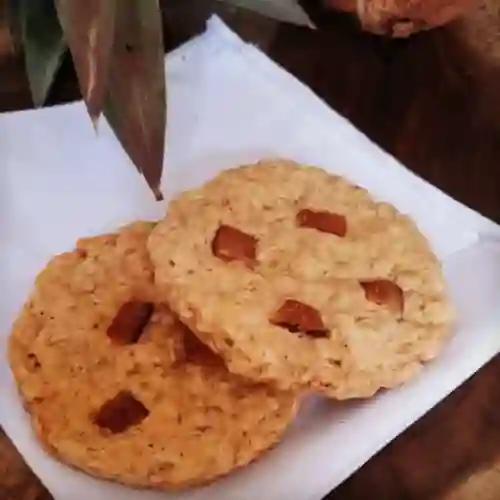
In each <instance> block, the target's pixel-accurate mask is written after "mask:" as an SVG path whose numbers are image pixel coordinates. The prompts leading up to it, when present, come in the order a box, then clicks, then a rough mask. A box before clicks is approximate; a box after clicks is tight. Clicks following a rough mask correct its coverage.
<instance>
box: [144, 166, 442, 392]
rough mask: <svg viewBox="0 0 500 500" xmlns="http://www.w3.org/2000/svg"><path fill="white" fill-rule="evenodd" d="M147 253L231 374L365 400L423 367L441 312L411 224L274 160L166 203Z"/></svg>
mask: <svg viewBox="0 0 500 500" xmlns="http://www.w3.org/2000/svg"><path fill="white" fill-rule="evenodd" d="M148 248H149V251H150V255H151V258H152V261H153V265H154V267H155V276H156V282H157V285H158V288H159V291H160V292H161V293H162V294H163V297H164V298H165V299H166V300H168V301H169V304H170V306H171V307H172V308H173V310H174V311H175V312H176V313H177V314H178V315H179V316H180V318H181V320H182V321H183V322H184V323H186V324H187V325H189V327H190V328H191V329H192V330H193V331H194V332H195V333H196V335H198V337H199V338H200V339H201V340H202V341H203V342H204V343H206V344H208V345H209V346H210V348H211V349H212V350H213V351H214V352H216V353H218V354H219V355H220V356H222V357H223V359H224V360H225V362H226V364H227V366H228V368H229V369H230V370H231V371H232V372H233V373H237V374H240V375H243V376H245V377H247V378H250V379H253V380H256V381H265V382H270V383H273V384H274V385H276V386H277V387H279V388H282V389H311V388H312V389H317V390H320V391H322V392H324V393H325V394H327V395H329V396H331V397H334V398H340V399H343V398H352V397H367V396H370V395H372V394H374V393H375V392H376V391H377V390H378V389H380V388H389V387H393V386H396V385H398V384H400V383H402V382H404V381H405V380H407V379H408V378H410V377H411V376H412V375H414V374H415V373H416V372H417V371H418V370H419V369H420V368H421V366H422V363H423V362H425V361H427V360H429V359H431V358H433V357H434V356H435V355H436V354H437V353H438V351H439V349H440V347H441V345H442V344H443V341H444V340H445V338H446V336H447V335H448V333H449V331H450V326H451V323H452V312H451V308H450V305H449V302H448V298H447V294H446V290H445V280H444V278H443V274H442V271H441V266H440V263H439V261H438V259H437V258H436V257H435V255H434V254H433V253H432V251H431V249H430V248H429V244H428V242H427V241H426V239H425V237H424V236H423V235H422V234H421V233H420V232H419V230H418V228H417V226H416V225H415V223H414V222H413V221H412V220H411V219H410V218H409V217H407V216H405V215H402V214H400V213H399V212H398V211H397V210H396V209H395V208H394V207H393V206H391V205H389V204H387V203H380V202H376V201H374V200H373V199H372V198H371V196H370V195H369V194H368V192H367V191H365V190H364V189H362V188H360V187H358V186H355V185H352V184H351V183H349V182H347V181H346V180H345V179H343V178H342V177H339V176H336V175H330V174H328V173H326V172H325V171H323V170H321V169H319V168H315V167H311V166H304V165H299V164H297V163H294V162H292V161H286V160H266V161H261V162H259V163H257V164H255V165H249V166H244V167H241V168H236V169H232V170H227V171H225V172H222V173H221V174H220V175H218V176H217V177H216V178H215V179H213V180H212V181H210V182H208V183H207V184H205V185H204V186H202V187H200V188H199V189H195V190H192V191H188V192H186V193H184V194H181V195H180V196H179V197H178V198H177V199H175V200H174V201H173V202H172V204H171V206H170V208H169V210H168V213H167V215H166V217H165V218H164V220H163V221H161V222H160V223H159V224H158V225H157V226H156V228H155V229H154V230H153V232H152V234H151V237H150V238H149V241H148Z"/></svg>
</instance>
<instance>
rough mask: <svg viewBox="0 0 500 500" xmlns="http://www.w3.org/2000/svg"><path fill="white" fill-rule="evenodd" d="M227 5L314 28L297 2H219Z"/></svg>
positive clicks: (252, 0)
mask: <svg viewBox="0 0 500 500" xmlns="http://www.w3.org/2000/svg"><path fill="white" fill-rule="evenodd" d="M221 1H224V2H227V3H231V4H233V5H236V6H237V7H243V8H245V9H249V10H253V11H255V12H258V13H259V14H262V15H264V16H267V17H272V18H273V19H277V20H278V21H284V22H286V23H293V24H298V25H302V26H308V27H309V28H314V24H313V23H312V21H311V20H310V19H309V16H308V15H307V14H306V12H305V11H304V9H303V8H302V7H301V6H300V4H299V2H298V0H221Z"/></svg>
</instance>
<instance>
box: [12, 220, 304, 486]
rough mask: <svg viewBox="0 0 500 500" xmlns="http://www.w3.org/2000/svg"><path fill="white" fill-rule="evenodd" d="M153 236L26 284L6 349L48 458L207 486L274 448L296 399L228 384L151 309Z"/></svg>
mask: <svg viewBox="0 0 500 500" xmlns="http://www.w3.org/2000/svg"><path fill="white" fill-rule="evenodd" d="M151 228H152V224H148V223H136V224H132V225H130V226H127V227H125V228H123V229H122V230H121V231H120V232H118V233H116V234H108V235H104V236H98V237H94V238H89V239H84V240H81V241H79V242H78V243H77V248H76V250H74V251H72V252H69V253H65V254H62V255H59V256H57V257H55V258H54V259H53V260H52V261H51V262H50V263H49V265H48V266H47V267H46V268H45V270H44V271H43V272H42V273H41V274H40V275H39V277H38V278H37V280H36V284H35V287H34V291H33V293H32V296H31V297H30V299H29V301H28V302H27V303H26V305H25V306H24V308H23V310H22V312H21V314H20V317H19V318H18V320H17V321H16V323H15V325H14V328H13V331H12V334H11V337H10V344H9V357H10V364H11V367H12V371H13V373H14V376H15V380H16V382H17V384H18V387H19V391H20V393H21V395H22V398H23V400H24V403H25V407H26V409H27V411H28V412H29V414H30V416H31V421H32V424H33V428H34V430H35V433H36V436H37V437H38V439H39V440H40V442H41V443H42V444H43V445H44V446H45V448H46V449H47V451H48V452H49V453H50V454H51V455H53V456H55V457H57V458H59V459H60V460H62V461H63V462H66V463H67V464H70V465H72V466H74V467H77V468H79V469H82V470H84V471H86V472H87V473H90V474H93V475H95V476H98V477H103V478H107V479H112V480H116V481H119V482H121V483H124V484H128V485H133V486H141V487H152V488H171V487H183V486H189V485H194V484H200V483H205V482H207V481H211V480H213V479H215V478H216V477H218V476H221V475H224V474H226V473H228V472H230V471H231V470H232V469H234V468H235V467H239V466H243V465H245V464H248V463H249V462H251V461H252V460H254V459H255V458H257V457H258V456H259V455H260V454H261V453H262V452H264V451H265V450H266V449H268V448H269V447H270V446H272V445H274V444H275V443H277V442H278V441H279V439H280V437H281V436H282V434H283V432H284V431H285V429H286V427H287V425H288V424H289V423H290V422H291V420H292V418H293V417H294V415H295V412H296V406H297V404H296V397H295V395H294V394H292V393H290V392H283V391H278V390H275V389H272V388H269V387H267V386H265V385H262V384H253V383H248V382H247V381H244V380H242V379H241V378H239V377H237V376H234V375H232V374H230V373H229V372H228V371H227V369H226V367H225V365H224V363H223V362H222V360H221V358H220V357H218V356H216V355H214V354H213V353H212V352H211V351H210V350H209V349H207V348H206V347H205V346H204V345H203V344H202V343H201V342H200V341H199V340H198V339H197V337H196V336H194V335H193V334H192V333H191V332H190V331H189V330H187V328H186V327H185V326H184V325H183V324H181V323H180V322H179V320H178V319H177V317H176V316H174V314H173V313H172V312H171V311H170V309H169V308H168V307H167V306H166V305H164V304H162V303H161V302H159V301H158V300H157V295H156V292H155V289H154V286H153V269H152V266H151V263H150V261H149V258H148V255H147V251H146V239H147V237H148V236H149V234H150V231H151Z"/></svg>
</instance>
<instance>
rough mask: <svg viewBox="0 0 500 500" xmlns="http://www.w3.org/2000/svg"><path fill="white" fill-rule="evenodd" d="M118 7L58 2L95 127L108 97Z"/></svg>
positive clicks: (83, 0) (112, 2) (108, 0)
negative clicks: (109, 68)
mask: <svg viewBox="0 0 500 500" xmlns="http://www.w3.org/2000/svg"><path fill="white" fill-rule="evenodd" d="M117 3H118V1H117V0H55V5H56V8H57V13H58V15H59V21H60V23H61V26H62V28H63V31H64V36H65V39H66V41H67V43H68V45H69V48H70V50H71V55H72V56H73V63H74V66H75V69H76V74H77V76H78V82H79V84H80V90H81V92H82V96H83V99H84V101H85V104H86V106H87V110H88V112H89V115H90V117H91V119H92V121H93V122H94V123H95V122H96V120H97V119H98V118H99V115H100V114H101V111H102V108H103V105H104V99H105V96H106V83H107V75H108V67H109V59H110V57H109V56H110V54H111V49H112V46H113V39H114V28H115V13H116V7H117Z"/></svg>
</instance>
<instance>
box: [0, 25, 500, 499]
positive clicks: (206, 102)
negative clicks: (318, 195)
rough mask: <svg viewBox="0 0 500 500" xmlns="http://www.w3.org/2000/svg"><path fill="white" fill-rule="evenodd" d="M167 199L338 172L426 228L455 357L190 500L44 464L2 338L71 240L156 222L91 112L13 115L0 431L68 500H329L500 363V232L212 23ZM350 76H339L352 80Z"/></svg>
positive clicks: (2, 189) (2, 247) (180, 96)
mask: <svg viewBox="0 0 500 500" xmlns="http://www.w3.org/2000/svg"><path fill="white" fill-rule="evenodd" d="M167 68H168V69H167V75H168V85H169V111H168V114H169V123H170V129H169V132H168V153H167V155H166V159H165V178H164V182H163V184H164V188H165V189H164V191H165V193H166V194H167V195H168V196H170V195H171V194H172V193H173V192H174V191H176V190H179V189H184V188H188V187H191V186H193V185H197V184H199V183H200V182H202V181H204V180H206V179H208V178H210V177H211V176H212V175H213V174H215V173H216V172H217V171H219V170H221V169H223V168H226V167H229V166H233V165H236V164H241V163H242V162H247V161H253V160H257V159H259V158H261V157H265V156H288V157H292V158H295V159H297V160H300V161H304V162H311V163H315V164H318V165H321V166H323V167H325V168H326V169H328V170H330V171H332V172H336V173H340V174H343V175H345V176H346V177H348V178H349V179H350V180H352V181H354V182H356V183H358V184H361V185H363V186H365V187H367V188H368V189H369V190H370V191H372V193H373V194H374V195H375V196H377V197H379V198H381V199H384V200H387V201H389V202H392V203H393V204H395V205H396V206H397V207H398V208H399V209H400V210H402V211H403V212H406V213H408V214H410V215H411V216H413V217H414V218H415V219H416V220H417V222H418V223H419V225H420V227H421V229H422V230H423V231H424V232H425V234H426V235H427V236H428V237H429V239H430V240H431V242H432V244H433V246H434V248H435V250H436V252H437V254H438V255H439V257H440V258H442V259H443V260H444V262H445V268H446V273H447V276H448V279H449V282H450V287H451V291H452V294H453V298H454V300H455V302H456V303H457V306H458V309H459V311H460V318H459V324H458V326H457V328H456V331H455V334H454V337H453V339H452V341H451V342H450V344H449V345H448V347H447V348H446V351H445V352H444V354H443V356H442V357H441V358H440V359H439V360H437V361H435V362H433V363H431V364H429V366H428V367H427V368H426V369H425V370H424V372H423V373H422V375H421V376H419V377H418V378H417V379H416V380H415V381H414V382H412V383H410V384H408V385H406V386H405V387H403V388H401V389H397V390H394V391H391V392H387V393H384V394H380V395H379V396H377V397H376V398H374V399H372V400H369V401H365V402H358V403H344V404H340V403H339V404H334V403H332V402H328V401H325V400H322V399H319V398H318V399H316V398H314V399H311V400H310V401H309V402H308V404H307V405H305V407H304V408H303V410H302V412H301V415H300V417H299V418H298V419H297V422H296V423H295V424H294V425H293V427H292V429H291V431H290V432H289V433H288V435H287V437H286V439H285V441H284V442H283V444H282V445H281V446H280V447H278V448H277V449H276V450H275V451H273V452H271V453H270V454H268V455H267V456H266V457H264V458H263V459H262V460H260V461H258V462H256V463H255V464H253V465H251V466H249V467H247V468H245V469H244V470H242V471H240V472H237V473H234V474H232V475H230V476H229V477H227V478H225V479H222V480H220V481H217V482H215V483H214V484H212V485H211V486H208V487H206V488H200V489H196V490H191V491H187V492H185V493H169V494H166V493H163V494H162V493H154V492H145V491H137V490H130V489H127V488H124V487H121V486H117V485H114V484H111V483H107V482H103V481H99V480H96V479H92V478H89V477H87V476H85V475H83V474H80V473H78V472H75V471H73V470H71V469H69V468H67V467H65V466H63V465H60V464H59V463H57V462H55V461H54V460H52V459H50V458H49V457H47V456H46V455H45V454H44V453H43V452H42V451H41V450H40V449H39V447H38V446H37V444H36V442H35V441H34V440H33V437H32V435H31V432H30V430H29V425H28V422H27V418H26V416H25V415H24V413H23V410H22V408H21V405H20V403H19V400H18V398H17V396H16V392H15V388H14V384H13V381H12V379H11V376H10V374H9V370H8V367H7V363H6V360H5V356H4V353H5V348H4V345H5V338H6V336H7V334H8V331H9V328H10V324H11V322H12V320H13V319H14V317H15V314H16V312H17V311H18V310H19V308H20V306H21V304H22V302H23V301H24V299H25V297H26V295H27V293H28V291H29V288H30V286H31V283H32V280H33V278H34V276H35V275H36V273H37V271H38V270H40V269H41V268H42V267H43V265H44V263H45V262H46V261H47V259H49V258H50V257H51V256H52V255H53V254H54V253H56V252H60V251H63V250H66V249H69V248H71V247H72V245H73V243H74V240H75V239H76V238H77V237H79V236H82V235H90V234H94V233H96V232H99V231H102V230H108V229H112V228H114V227H116V225H118V224H121V223H125V222H127V221H130V220H131V219H134V218H138V217H159V216H161V214H162V213H163V211H164V205H163V204H157V203H155V202H154V201H153V199H152V196H151V194H150V193H149V191H148V190H147V188H146V186H145V183H144V182H143V180H142V179H140V178H139V176H138V175H137V174H136V173H135V171H134V169H133V168H132V166H131V165H130V164H129V160H128V159H127V157H126V155H125V154H124V153H123V151H122V150H121V148H120V147H119V145H118V144H117V142H116V140H115V138H114V137H113V135H112V133H111V132H110V130H109V128H108V126H107V124H105V123H103V124H102V126H101V130H100V134H99V136H98V137H97V138H96V136H95V134H94V132H93V129H92V126H91V124H90V121H89V120H88V118H87V116H86V113H85V109H84V106H83V105H82V104H81V103H77V104H71V105H66V106H60V107H56V108H52V109H46V110H43V111H25V112H18V113H12V114H6V115H3V116H0V214H1V215H0V290H1V295H2V300H1V301H0V332H1V336H2V337H1V338H2V350H1V354H2V358H1V364H0V388H1V399H0V423H1V424H2V425H3V427H4V429H5V431H6V432H7V434H8V435H9V436H10V437H11V438H12V439H13V441H14V443H15V444H16V446H17V447H18V448H19V450H20V451H21V453H22V454H23V455H24V457H25V459H26V461H27V462H28V463H29V465H30V466H31V467H32V468H33V470H34V471H35V472H36V473H37V474H38V475H39V476H40V478H41V479H42V481H43V482H44V483H45V485H46V486H47V487H48V489H49V490H50V491H51V492H52V493H53V495H54V497H55V498H56V499H57V500H70V499H71V500H87V499H89V498H91V499H93V500H111V499H115V498H120V499H122V500H155V499H160V498H162V499H165V500H173V499H183V500H208V499H217V500H255V499H256V498H260V499H262V500H283V499H287V500H318V499H320V498H321V497H322V496H323V495H325V494H327V493H328V492H329V491H330V490H331V489H332V488H334V487H335V486H336V485H338V484H339V483H340V482H341V481H342V480H344V479H345V478H346V477H347V476H348V475H350V474H351V473H352V472H353V471H354V470H356V469H357V468H358V467H359V466H361V465H362V464H363V463H364V462H365V461H366V460H367V459H368V458H369V457H370V456H372V455H373V454H374V453H375V452H377V451H378V450H379V449H380V448H381V447H383V446H384V445H385V444H386V443H388V442H389V441H390V440H391V439H393V438H394V437H395V436H397V435H398V434H399V433H400V432H402V431H403V430H404V429H405V428H406V427H407V426H408V425H410V424H411V423H412V422H414V421H415V420H416V419H418V418H419V417H420V416H421V415H423V414H424V413H425V412H426V411H427V410H429V409H430V408H431V407H432V406H433V405H435V404H436V403H437V402H438V401H439V400H441V399H442V398H443V397H444V396H446V395H447V394H448V393H449V392H451V391H452V390H453V389H454V388H455V387H457V386H458V385H459V384H461V383H462V382H463V381H464V380H465V379H467V378H468V377H469V376H470V375H471V374H472V373H474V372H475V371H476V370H478V369H479V368H480V367H481V366H482V365H483V364H484V363H485V362H486V361H488V360H489V359H490V358H492V357H493V356H494V355H495V354H496V353H497V352H498V351H499V350H500V310H499V309H498V307H496V306H497V305H498V303H500V243H497V239H498V238H500V228H499V227H498V226H497V225H495V224H494V223H493V222H491V221H489V220H487V219H485V218H484V217H482V216H480V215H479V214H477V213H475V212H473V211H472V210H470V209H468V208H466V207H464V206H463V205H461V204H459V203H458V202H456V201H454V200H453V199H451V198H450V197H448V196H446V195H444V194H443V193H442V192H440V191H439V190H437V189H436V188H434V187H433V186H431V185H429V184H427V183H426V182H424V181H423V180H421V179H420V178H418V177H416V176H415V175H413V174H411V173H410V172H409V171H407V170H406V169H404V168H403V167H402V166H401V165H400V164H399V163H398V162H397V161H396V160H395V159H394V158H392V157H390V156H389V155H387V154H386V153H384V152H383V151H381V150H380V149H379V148H378V147H377V146H376V145H374V144H373V143H371V142H370V141H369V140H368V139H367V138H366V137H365V136H363V135H362V134H361V133H360V132H358V131H357V130H356V129H355V128H354V127H353V126H352V125H351V124H349V123H348V122H347V121H346V120H345V119H343V118H342V117H340V116H339V115H338V114H336V113H335V112H334V111H332V110H331V109H329V108H328V107H327V106H326V105H325V104H324V103H323V102H322V101H321V100H320V99H318V98H317V97H316V96H315V95H314V94H313V93H312V92H311V91H310V90H309V89H307V88H306V87H305V86H303V85H302V84H301V83H299V82H298V81H297V80H295V79H294V78H293V77H292V76H291V75H289V74H288V73H286V72H285V71H284V70H282V69H280V68H279V67H278V66H276V65H275V64H274V63H273V62H272V61H270V60H269V59H268V58H267V57H266V56H264V55H263V54H262V53H260V52H259V51H258V50H257V49H256V48H255V47H253V46H251V45H247V44H245V43H243V42H242V41H241V40H240V39H239V38H238V37H237V36H236V35H234V34H233V33H232V32H231V31H230V30H229V29H228V28H226V27H225V26H224V25H223V24H222V23H221V21H220V20H218V19H217V18H213V19H211V20H210V21H209V23H208V28H207V31H206V33H205V34H203V35H202V36H200V37H198V38H196V39H194V40H192V41H191V42H189V43H188V44H186V45H185V46H183V47H181V48H180V49H178V50H177V51H175V52H174V53H172V54H171V55H169V56H168V58H167ZM339 78H341V77H340V76H339Z"/></svg>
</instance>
